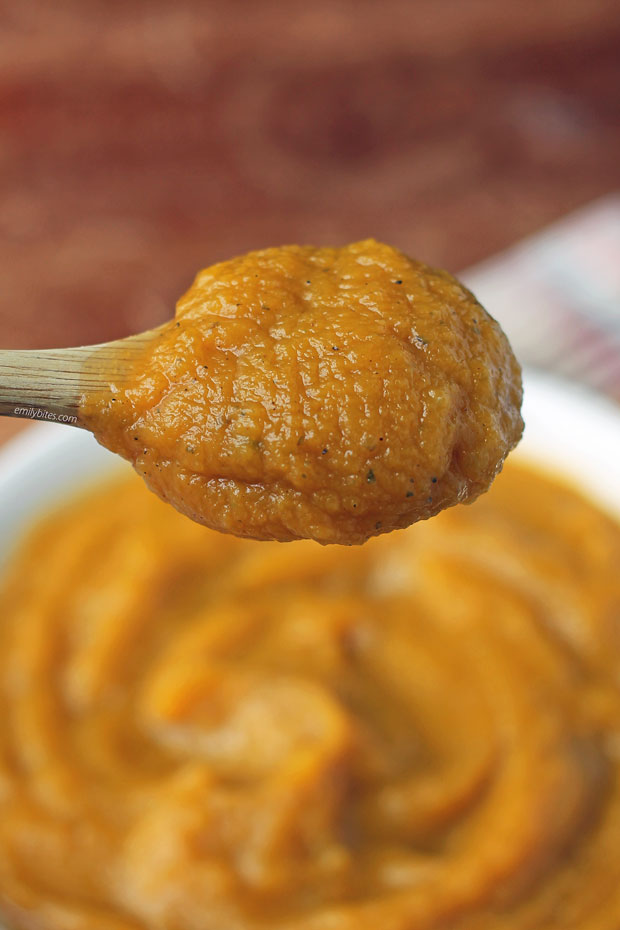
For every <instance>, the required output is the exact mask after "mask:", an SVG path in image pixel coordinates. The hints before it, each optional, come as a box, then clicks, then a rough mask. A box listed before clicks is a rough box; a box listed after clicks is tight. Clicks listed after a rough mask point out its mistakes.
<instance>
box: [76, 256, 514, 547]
mask: <svg viewBox="0 0 620 930" xmlns="http://www.w3.org/2000/svg"><path fill="white" fill-rule="evenodd" d="M106 351H107V350H106ZM520 406H521V371H520V368H519V365H518V364H517V361H516V359H515V357H514V355H513V354H512V351H511V349H510V346H509V344H508V341H507V339H506V337H505V336H504V334H503V332H502V331H501V329H500V327H499V326H498V324H497V323H496V322H495V320H493V319H492V318H491V317H490V316H489V315H488V313H486V311H485V310H484V309H483V308H482V307H481V306H480V304H479V303H478V302H477V300H476V299H475V298H474V297H473V295H472V294H471V293H470V292H469V291H468V290H467V289H466V288H464V287H463V286H462V285H461V284H460V283H459V282H458V281H457V280H456V279H455V278H453V277H452V276H451V275H449V274H448V273H447V272H445V271H437V270H435V269H433V268H429V267H428V266H427V265H424V264H423V263H422V262H418V261H414V260H412V259H410V258H408V257H407V256H405V255H403V253H402V252H399V251H398V249H395V248H392V247H391V246H388V245H384V244H382V243H379V242H376V241H374V240H372V239H369V240H366V241H363V242H356V243H353V244H352V245H348V246H345V247H343V248H312V247H310V246H304V247H302V246H284V247H282V248H273V249H264V250H263V251H259V252H250V253H249V254H248V255H242V256H240V257H239V258H235V259H232V260H230V261H227V262H222V263H220V264H219V265H214V266H213V267H211V268H207V269H205V270H204V271H202V272H200V274H199V275H198V276H197V278H196V281H195V282H194V285H193V286H192V287H191V288H190V290H189V291H188V293H187V294H186V295H185V296H184V297H182V298H181V300H180V301H179V303H178V305H177V313H176V317H175V319H174V320H172V321H171V322H170V323H168V324H166V325H165V326H163V327H162V328H161V329H160V330H159V331H156V333H155V335H154V336H153V339H152V340H151V341H150V342H149V343H148V345H147V347H146V348H145V350H144V351H143V352H142V353H141V354H139V355H138V357H137V358H135V357H134V356H132V361H131V365H130V371H129V374H128V376H127V372H126V371H123V378H122V379H120V380H119V382H118V384H115V385H113V389H112V392H109V391H105V392H104V393H101V394H95V395H92V394H89V393H87V394H86V395H85V398H84V402H83V404H82V410H81V417H82V419H83V420H84V421H85V423H86V424H87V425H88V427H89V429H91V430H92V431H93V432H94V433H95V435H96V436H97V438H98V439H99V441H100V442H101V443H102V444H103V445H105V446H107V447H108V448H109V449H112V451H114V452H117V453H120V455H122V456H124V457H125V458H127V459H129V460H130V461H131V462H132V463H133V465H134V466H135V468H136V469H137V471H138V472H139V473H140V474H141V475H142V476H143V477H144V479H145V480H146V482H147V484H148V485H149V487H150V488H151V489H152V490H153V491H155V492H156V493H157V494H158V495H159V496H160V497H162V498H163V499H164V500H166V501H168V502H170V503H171V504H173V505H174V506H175V507H176V508H177V509H178V510H180V511H181V512H182V513H184V514H186V515H188V516H190V517H191V518H192V519H194V520H197V521H198V522H200V523H204V524H206V525H207V526H210V527H213V528H214V529H218V530H221V531H224V532H228V533H234V534H236V535H238V536H250V537H254V538H257V539H277V540H293V539H299V538H310V539H315V540H317V541H318V542H321V543H346V544H352V543H362V542H364V541H365V540H366V539H368V537H370V536H375V535H377V534H380V533H386V532H389V531H390V530H393V529H399V528H401V527H405V526H408V525H409V524H411V523H414V522H415V521H417V520H421V519H424V518H426V517H430V516H433V515H434V514H436V513H438V511H440V510H442V509H443V508H445V507H448V506H450V505H452V504H456V503H458V502H461V501H471V500H473V499H475V498H476V497H477V496H478V495H479V494H480V493H482V492H483V491H486V490H487V488H488V487H489V485H490V484H491V482H492V480H493V479H494V478H495V476H496V474H497V473H498V471H499V470H500V468H501V466H502V463H503V461H504V459H505V457H506V455H507V454H508V453H509V452H510V450H511V449H512V448H513V447H514V446H515V445H516V443H517V442H518V440H519V438H520V436H521V431H522V428H523V423H522V420H521V416H520Z"/></svg>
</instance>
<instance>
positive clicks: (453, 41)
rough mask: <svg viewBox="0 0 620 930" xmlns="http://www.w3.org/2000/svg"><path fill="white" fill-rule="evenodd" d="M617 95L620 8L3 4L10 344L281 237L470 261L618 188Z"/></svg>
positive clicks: (433, 0)
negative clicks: (384, 244) (379, 242)
mask: <svg viewBox="0 0 620 930" xmlns="http://www.w3.org/2000/svg"><path fill="white" fill-rule="evenodd" d="M619 87H620V13H619V8H618V4H617V2H615V0H613V2H612V0H523V2H518V3H516V2H513V0H497V2H493V0H356V2H348V3H347V2H338V0H331V2H330V0H314V2H312V3H307V2H299V0H288V2H286V3H285V2H283V0H221V2H211V3H209V2H200V0H195V2H193V3H183V2H179V3H172V2H163V0H159V2H158V0H99V2H97V0H65V2H63V3H62V4H50V3H46V2H44V0H41V2H32V0H28V2H19V3H17V2H8V0H5V2H3V3H0V95H1V106H0V184H1V210H0V286H1V289H2V298H1V302H0V313H1V323H2V346H3V347H45V346H62V345H69V344H76V343H89V342H97V341H101V340H105V339H111V338H115V337H118V336H122V335H125V334H127V333H129V332H134V331H137V330H141V329H144V328H146V327H148V326H150V325H153V324H156V323H157V322H160V321H161V320H163V319H165V318H166V317H168V316H170V315H171V314H172V311H173V305H174V301H175V299H176V297H177V296H178V295H179V294H180V293H181V292H182V291H183V290H184V289H185V288H186V287H187V285H188V284H189V283H190V281H191V279H192V277H193V274H194V272H195V271H196V270H197V269H198V268H199V267H201V266H204V265H206V264H209V263H211V262H212V261H215V260H218V259H221V258H225V257H228V256H230V255H231V254H234V253H236V252H240V251H244V250H246V249H250V248H257V247H261V246H266V245H277V244H281V243H283V242H293V241H299V242H320V243H322V242H325V243H334V244H336V243H340V242H345V241H347V240H351V239H355V238H362V237H365V236H368V235H373V236H376V237H377V238H383V239H386V240H387V241H389V242H391V243H393V244H395V245H398V246H400V247H401V248H403V249H405V250H406V251H409V252H410V253H412V254H414V255H416V256H417V257H420V258H423V259H426V260H428V261H429V262H431V263H434V264H439V265H444V266H446V267H447V268H449V269H451V270H453V271H457V270H459V269H461V268H464V267H466V266H467V265H469V264H471V263H473V262H475V261H478V260H480V259H482V258H484V257H485V256H487V255H489V254H491V253H493V252H495V251H497V250H499V249H501V248H503V247H505V246H507V245H509V244H510V243H511V242H513V241H515V240H516V239H518V238H520V237H523V236H525V235H527V234H528V233H531V232H533V231H534V230H536V229H538V228H540V227H542V226H544V225H545V224H547V223H548V222H550V221H551V220H553V219H555V218H557V217H558V216H561V215H562V214H564V213H566V212H568V211H569V210H571V209H573V208H574V207H576V206H579V205H580V204H583V203H586V202H588V201H589V200H591V199H593V198H595V197H597V196H600V195H601V194H604V193H606V192H607V191H610V190H612V189H614V188H616V187H618V185H619V184H620V157H619V153H620V119H619V115H620V114H619V111H618V88H619ZM0 427H1V429H2V432H0V436H2V435H6V434H7V432H8V431H10V430H11V429H13V428H15V427H14V425H13V424H12V423H10V422H9V421H6V420H5V421H4V422H3V423H2V424H0Z"/></svg>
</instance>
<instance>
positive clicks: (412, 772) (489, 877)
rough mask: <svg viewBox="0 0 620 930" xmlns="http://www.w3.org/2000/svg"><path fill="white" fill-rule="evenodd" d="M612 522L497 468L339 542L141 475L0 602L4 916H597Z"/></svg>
mask: <svg viewBox="0 0 620 930" xmlns="http://www.w3.org/2000/svg"><path fill="white" fill-rule="evenodd" d="M619 565H620V527H619V526H618V525H617V524H615V523H614V522H613V521H612V520H611V519H609V518H607V517H606V516H604V515H603V513H601V512H600V511H599V510H597V509H596V508H595V506H594V505H593V504H591V503H589V502H588V501H586V500H585V499H584V498H582V497H580V496H579V495H578V494H577V493H576V492H574V491H572V490H570V489H568V488H567V487H564V486H563V485H561V484H560V483H557V482H556V481H555V480H551V479H549V478H546V477H543V476H542V475H540V474H537V473H536V472H534V471H530V470H528V469H525V468H523V467H522V466H521V465H514V464H512V463H509V464H508V465H507V466H506V468H505V469H504V471H503V473H502V474H501V475H500V477H499V478H498V480H497V481H496V482H495V483H494V485H493V487H492V488H491V490H490V492H489V493H488V494H485V495H482V496H481V497H480V498H479V500H478V501H476V503H475V504H474V505H473V506H471V507H454V508H451V509H449V510H446V511H445V512H443V513H442V514H440V515H439V516H438V517H436V518H435V519H433V520H429V521H427V522H426V523H424V524H419V525H417V526H414V527H411V528H409V529H408V530H405V531H403V532H399V533H391V534H387V535H383V536H380V537H378V538H376V539H373V540H371V541H370V542H369V543H368V544H367V545H365V546H362V547H333V546H332V547H328V548H326V547H321V546H318V545H316V544H315V543H313V542H310V541H299V542H295V543H291V544H290V545H289V546H281V545H279V544H278V543H258V542H252V541H250V540H244V539H240V538H237V537H235V536H232V535H226V536H225V535H222V534H221V533H217V532H214V531H212V530H208V529H206V528H204V527H202V526H199V525H198V524H196V523H193V522H191V521H190V520H187V519H185V518H184V517H182V516H181V515H180V514H178V513H177V512H176V511H175V510H173V508H171V507H168V506H166V505H164V504H163V503H162V502H161V501H160V500H158V499H157V497H155V496H154V495H152V494H150V493H148V491H147V490H146V489H145V488H144V485H143V484H142V483H141V482H140V481H139V480H138V479H137V478H136V477H135V476H129V478H128V479H126V480H123V479H121V480H120V481H117V482H116V483H113V484H111V485H109V486H107V487H106V486H101V487H100V488H99V489H96V490H93V491H91V492H89V493H88V494H87V496H85V497H83V498H81V499H80V500H77V501H76V502H75V503H73V504H68V505H66V506H65V507H64V508H63V509H62V510H60V511H59V512H57V513H56V514H54V515H52V516H51V517H50V518H48V519H47V520H45V521H44V522H42V523H41V524H40V525H39V526H38V527H36V528H35V529H34V531H33V532H31V534H30V536H29V537H28V538H27V539H26V540H25V542H24V544H23V545H22V547H21V549H20V550H19V551H18V552H17V554H16V555H15V557H14V559H13V562H12V564H11V566H10V570H9V571H8V572H7V577H6V581H5V583H4V586H3V591H2V593H1V595H0V647H1V648H0V706H1V714H2V727H1V728H0V913H2V914H3V915H4V917H5V919H6V921H7V924H8V925H9V926H11V927H16V928H26V930H267V928H269V930H379V928H380V930H421V928H424V930H439V928H441V930H446V928H450V930H481V928H484V930H568V928H570V927H574V928H579V930H617V928H618V925H619V924H618V921H619V919H620V918H619V915H620V690H619V685H618V667H619V666H618V656H619V655H620V627H619V625H618V620H619V617H620V572H618V566H619Z"/></svg>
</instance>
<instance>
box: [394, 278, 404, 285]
mask: <svg viewBox="0 0 620 930" xmlns="http://www.w3.org/2000/svg"><path fill="white" fill-rule="evenodd" d="M402 283H403V282H402V281H401V280H400V278H399V279H398V281H394V284H402Z"/></svg>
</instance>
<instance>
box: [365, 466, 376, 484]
mask: <svg viewBox="0 0 620 930" xmlns="http://www.w3.org/2000/svg"><path fill="white" fill-rule="evenodd" d="M375 480H376V479H375V473H374V471H373V470H372V468H371V469H370V470H369V472H368V474H367V475H366V481H367V482H368V484H373V482H374V481H375Z"/></svg>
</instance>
